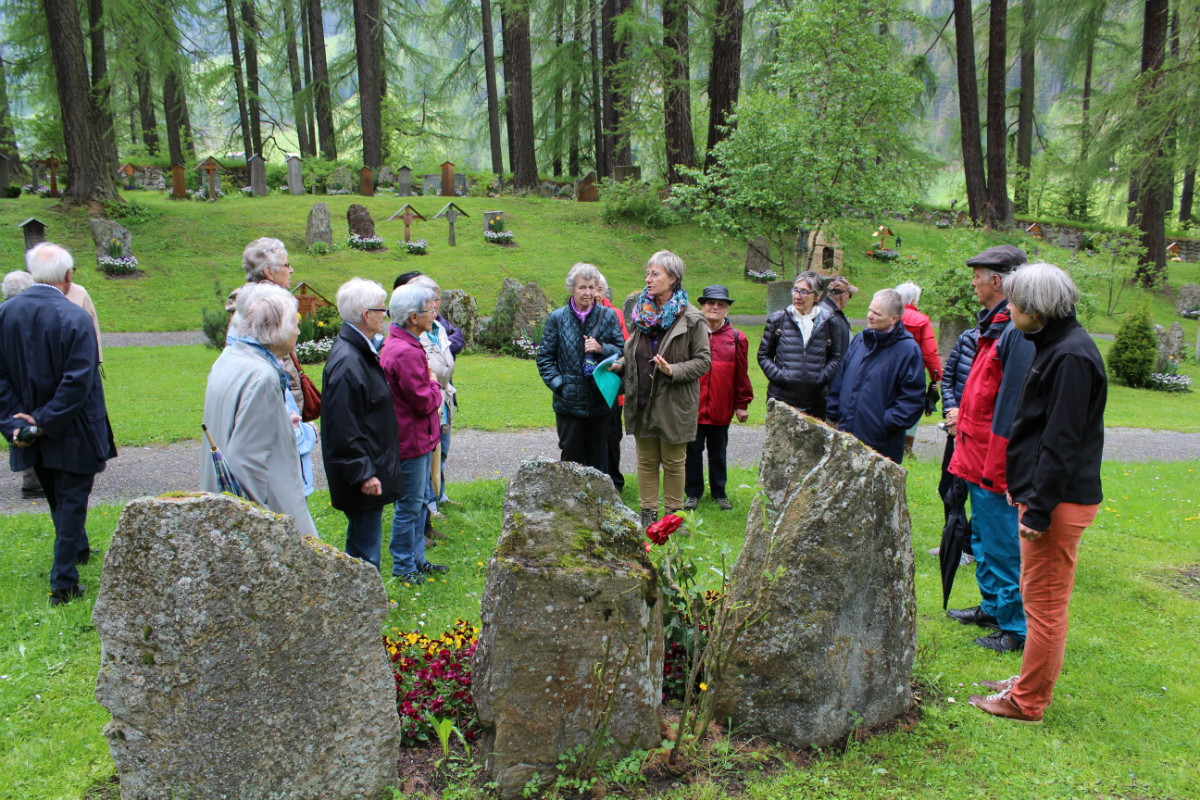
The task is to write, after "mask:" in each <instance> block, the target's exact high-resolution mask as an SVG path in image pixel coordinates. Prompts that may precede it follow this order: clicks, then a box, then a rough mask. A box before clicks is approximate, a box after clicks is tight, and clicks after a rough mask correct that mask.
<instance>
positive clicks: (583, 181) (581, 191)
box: [575, 170, 600, 203]
mask: <svg viewBox="0 0 1200 800" xmlns="http://www.w3.org/2000/svg"><path fill="white" fill-rule="evenodd" d="M575 199H576V200H577V201H579V202H580V203H595V202H597V201H598V200H599V199H600V187H599V186H597V185H596V170H592V171H591V172H589V173H588V174H587V175H584V176H583V177H582V178H580V179H579V180H577V181H575Z"/></svg>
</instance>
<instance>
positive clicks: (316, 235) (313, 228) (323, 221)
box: [304, 203, 333, 247]
mask: <svg viewBox="0 0 1200 800" xmlns="http://www.w3.org/2000/svg"><path fill="white" fill-rule="evenodd" d="M316 242H324V243H325V244H327V245H332V244H333V224H332V221H331V220H330V217H329V204H328V203H313V207H312V210H310V211H309V212H308V225H307V226H306V227H305V229H304V244H305V246H307V247H312V246H313V244H314V243H316Z"/></svg>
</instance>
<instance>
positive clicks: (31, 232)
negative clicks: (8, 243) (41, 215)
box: [17, 217, 46, 252]
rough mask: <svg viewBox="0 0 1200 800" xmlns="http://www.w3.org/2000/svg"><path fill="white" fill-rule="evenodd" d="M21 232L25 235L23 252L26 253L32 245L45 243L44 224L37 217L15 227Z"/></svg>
mask: <svg viewBox="0 0 1200 800" xmlns="http://www.w3.org/2000/svg"><path fill="white" fill-rule="evenodd" d="M17 227H18V228H20V229H21V232H22V233H24V234H25V251H26V252H28V251H29V250H30V249H32V248H33V246H34V245H38V244H41V243H42V242H44V241H46V223H44V222H42V221H41V220H40V219H38V218H37V217H30V218H29V219H27V220H25V221H24V222H22V223H21V224H20V225H18V226H17Z"/></svg>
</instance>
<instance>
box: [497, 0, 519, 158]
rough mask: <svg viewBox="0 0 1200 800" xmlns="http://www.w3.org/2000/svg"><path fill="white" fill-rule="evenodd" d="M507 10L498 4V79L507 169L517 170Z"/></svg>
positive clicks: (502, 4)
mask: <svg viewBox="0 0 1200 800" xmlns="http://www.w3.org/2000/svg"><path fill="white" fill-rule="evenodd" d="M507 11H508V9H507V8H506V7H505V5H504V3H501V4H500V51H501V52H500V69H501V74H500V78H501V80H503V82H504V132H505V139H506V140H507V141H508V168H509V169H511V170H513V171H514V172H515V171H516V169H517V151H516V144H515V143H514V142H513V118H512V102H513V101H512V70H513V67H512V52H511V51H510V50H509V41H508V14H507Z"/></svg>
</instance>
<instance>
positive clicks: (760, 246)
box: [745, 236, 771, 276]
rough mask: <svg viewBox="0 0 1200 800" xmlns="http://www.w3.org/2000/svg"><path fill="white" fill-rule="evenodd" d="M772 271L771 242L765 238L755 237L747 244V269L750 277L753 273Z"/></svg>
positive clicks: (746, 272)
mask: <svg viewBox="0 0 1200 800" xmlns="http://www.w3.org/2000/svg"><path fill="white" fill-rule="evenodd" d="M768 269H771V240H770V239H768V238H767V237H765V236H755V237H754V238H753V239H751V240H750V241H749V242H747V243H746V269H745V274H746V275H747V276H748V275H749V274H750V273H751V272H763V271H764V270H768Z"/></svg>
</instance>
